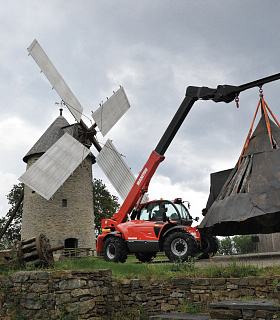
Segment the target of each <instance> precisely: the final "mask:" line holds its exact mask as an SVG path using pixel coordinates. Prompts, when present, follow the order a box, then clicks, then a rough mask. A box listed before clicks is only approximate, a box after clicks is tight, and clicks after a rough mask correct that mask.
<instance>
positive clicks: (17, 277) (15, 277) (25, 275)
mask: <svg viewBox="0 0 280 320" xmlns="http://www.w3.org/2000/svg"><path fill="white" fill-rule="evenodd" d="M30 273H31V272H30V271H18V272H15V273H13V274H12V275H11V277H10V280H11V281H12V282H20V283H22V282H25V281H27V280H28V279H29V277H30Z"/></svg>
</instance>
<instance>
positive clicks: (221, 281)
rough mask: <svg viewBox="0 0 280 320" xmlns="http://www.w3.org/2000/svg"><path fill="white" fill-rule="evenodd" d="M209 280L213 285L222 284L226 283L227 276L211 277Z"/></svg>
mask: <svg viewBox="0 0 280 320" xmlns="http://www.w3.org/2000/svg"><path fill="white" fill-rule="evenodd" d="M209 282H210V284H212V285H215V286H220V285H222V284H225V283H226V279H225V278H211V279H209Z"/></svg>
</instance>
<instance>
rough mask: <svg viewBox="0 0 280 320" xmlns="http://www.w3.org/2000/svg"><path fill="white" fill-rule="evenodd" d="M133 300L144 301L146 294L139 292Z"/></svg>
mask: <svg viewBox="0 0 280 320" xmlns="http://www.w3.org/2000/svg"><path fill="white" fill-rule="evenodd" d="M135 300H136V301H141V302H144V301H147V300H148V299H147V294H144V293H140V294H137V295H136V296H135Z"/></svg>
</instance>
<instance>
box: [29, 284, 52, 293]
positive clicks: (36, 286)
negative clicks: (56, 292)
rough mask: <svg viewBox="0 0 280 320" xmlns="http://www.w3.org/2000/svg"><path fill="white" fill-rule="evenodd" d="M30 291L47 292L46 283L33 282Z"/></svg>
mask: <svg viewBox="0 0 280 320" xmlns="http://www.w3.org/2000/svg"><path fill="white" fill-rule="evenodd" d="M30 290H31V291H35V292H41V291H48V285H47V284H46V283H41V282H34V283H32V285H31V286H30Z"/></svg>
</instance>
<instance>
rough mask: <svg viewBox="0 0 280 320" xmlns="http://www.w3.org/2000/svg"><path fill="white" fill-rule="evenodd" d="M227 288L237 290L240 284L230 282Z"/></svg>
mask: <svg viewBox="0 0 280 320" xmlns="http://www.w3.org/2000/svg"><path fill="white" fill-rule="evenodd" d="M227 289H228V290H236V289H238V285H237V284H228V285H227Z"/></svg>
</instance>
